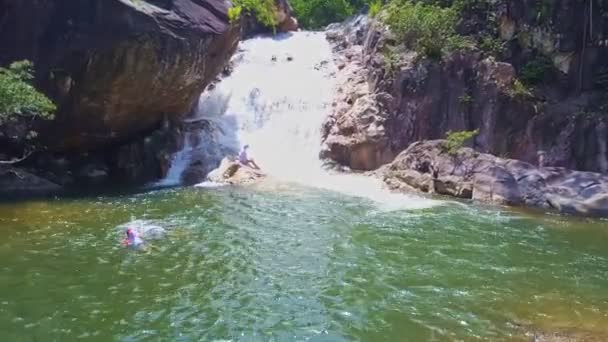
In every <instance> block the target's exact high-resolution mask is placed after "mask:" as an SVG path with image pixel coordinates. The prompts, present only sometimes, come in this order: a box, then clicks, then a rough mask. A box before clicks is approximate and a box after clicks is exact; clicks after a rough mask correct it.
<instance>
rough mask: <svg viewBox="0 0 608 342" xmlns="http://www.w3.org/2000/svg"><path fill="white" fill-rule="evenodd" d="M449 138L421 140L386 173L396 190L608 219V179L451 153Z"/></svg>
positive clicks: (486, 156) (465, 151) (463, 151)
mask: <svg viewBox="0 0 608 342" xmlns="http://www.w3.org/2000/svg"><path fill="white" fill-rule="evenodd" d="M442 144H443V140H431V141H425V142H417V143H414V144H412V145H411V146H410V147H409V148H407V149H406V150H405V151H403V152H402V153H401V154H399V156H397V157H396V158H395V160H394V161H393V162H392V163H391V164H389V165H388V166H387V167H385V168H383V169H382V171H381V175H382V178H383V179H384V181H385V182H386V183H387V184H388V185H389V187H391V188H392V189H395V190H418V191H422V192H427V193H437V194H442V195H448V196H452V197H458V198H465V199H473V200H476V201H479V202H484V203H493V204H499V205H510V206H519V205H525V206H530V207H537V208H543V209H553V210H557V211H559V212H562V213H568V214H575V215H582V216H599V217H606V216H608V176H606V175H602V174H600V173H592V172H581V171H572V170H568V169H564V168H557V167H537V166H535V165H532V164H529V163H526V162H522V161H519V160H513V159H503V158H498V157H495V156H493V155H490V154H484V153H479V152H476V151H474V150H472V149H470V148H461V149H460V150H459V151H458V153H455V154H450V153H448V152H446V151H445V149H444V148H443V145H442Z"/></svg>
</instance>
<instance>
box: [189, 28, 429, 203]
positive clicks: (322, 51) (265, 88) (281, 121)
mask: <svg viewBox="0 0 608 342" xmlns="http://www.w3.org/2000/svg"><path fill="white" fill-rule="evenodd" d="M234 61H235V68H234V71H233V73H232V74H231V75H230V76H229V77H227V78H225V79H224V80H222V81H221V82H220V83H219V84H218V85H217V86H216V88H215V89H213V90H211V91H209V92H207V93H205V94H204V95H203V96H202V97H201V102H200V105H199V111H200V112H201V115H202V116H205V117H207V118H214V120H215V121H216V123H217V125H218V126H219V127H220V128H221V132H222V133H221V137H220V139H219V141H220V142H221V143H222V144H223V145H224V146H226V147H228V148H229V149H230V150H232V152H233V153H236V152H238V150H239V149H240V148H241V146H243V145H245V144H249V145H250V146H251V151H252V156H253V157H254V158H255V160H256V162H257V163H258V164H259V165H260V166H261V167H262V169H263V170H264V171H265V172H266V173H268V174H269V175H270V176H271V177H272V179H276V180H279V181H285V182H296V183H300V184H305V185H309V186H313V187H319V188H324V189H329V190H334V191H339V192H342V193H345V194H348V195H352V196H359V197H366V198H370V199H372V200H374V201H377V202H379V203H383V204H384V205H387V206H389V208H393V207H395V208H421V207H428V206H430V205H432V204H433V203H436V202H435V201H430V200H426V199H423V198H420V197H418V196H406V195H402V194H394V193H391V192H389V191H387V190H385V189H383V188H382V184H381V182H380V181H379V180H377V179H373V178H370V177H365V176H361V175H354V174H351V175H344V174H330V173H328V172H327V171H325V170H324V169H323V167H322V162H321V161H320V160H319V152H320V149H321V126H322V124H323V122H324V120H325V118H326V116H327V115H328V114H329V112H330V111H331V108H330V105H331V101H332V98H333V90H334V87H335V86H336V83H335V77H334V76H333V73H334V72H335V71H336V67H335V65H334V63H333V60H332V52H331V48H330V45H329V43H328V42H327V41H326V39H325V35H324V33H322V32H315V33H313V32H297V33H292V34H282V35H278V36H276V37H274V38H273V37H257V38H253V39H250V40H246V41H244V42H242V43H241V46H240V50H239V52H238V53H237V55H236V56H235V57H234Z"/></svg>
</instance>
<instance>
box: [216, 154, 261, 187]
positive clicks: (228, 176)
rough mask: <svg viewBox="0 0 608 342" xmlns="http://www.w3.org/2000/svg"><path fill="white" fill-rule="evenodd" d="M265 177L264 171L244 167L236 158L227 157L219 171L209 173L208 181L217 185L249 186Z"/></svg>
mask: <svg viewBox="0 0 608 342" xmlns="http://www.w3.org/2000/svg"><path fill="white" fill-rule="evenodd" d="M264 177H266V175H265V174H264V173H263V172H262V171H260V170H256V169H253V168H250V167H248V166H244V165H242V164H241V163H239V162H238V161H237V160H235V159H234V158H231V157H226V158H224V159H223V160H222V162H221V163H220V166H219V167H218V168H217V169H215V170H213V171H211V172H210V173H209V175H208V176H207V179H208V180H209V181H211V182H215V183H227V184H232V185H247V184H251V183H255V182H257V181H259V180H261V179H263V178H264Z"/></svg>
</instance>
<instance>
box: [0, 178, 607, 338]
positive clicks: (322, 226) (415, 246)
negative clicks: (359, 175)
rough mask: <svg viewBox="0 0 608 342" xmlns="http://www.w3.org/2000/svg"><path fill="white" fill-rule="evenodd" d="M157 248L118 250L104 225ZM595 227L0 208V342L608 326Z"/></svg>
mask: <svg viewBox="0 0 608 342" xmlns="http://www.w3.org/2000/svg"><path fill="white" fill-rule="evenodd" d="M134 218H137V219H146V220H155V221H156V222H157V223H160V224H162V225H164V226H166V227H169V233H168V234H167V235H166V237H164V238H162V239H160V240H157V241H154V243H153V244H152V245H150V246H148V248H147V249H146V250H140V251H136V250H129V249H126V248H124V247H122V246H121V244H120V240H121V238H122V235H121V233H122V232H121V231H119V229H118V228H117V226H119V225H122V224H124V223H126V222H129V221H131V220H132V219H134ZM607 226H608V222H606V221H589V220H581V219H572V218H570V219H568V218H564V217H559V216H542V215H532V214H526V213H516V212H506V211H500V210H490V209H484V208H479V207H474V206H470V207H465V206H462V205H453V204H445V205H440V206H434V207H431V208H427V209H411V210H392V211H389V210H385V208H384V207H383V206H382V205H378V204H377V203H376V202H373V201H371V200H367V199H363V198H361V197H351V196H348V195H343V194H340V193H335V192H330V191H325V190H316V189H311V188H306V187H298V186H293V185H285V186H283V187H282V188H280V189H279V188H273V189H272V191H270V190H269V189H268V187H264V186H262V187H259V188H255V187H254V188H249V189H246V188H232V187H223V188H215V189H204V188H182V189H172V190H162V191H155V192H149V193H143V194H137V195H123V196H107V197H98V198H88V199H87V198H85V199H82V198H81V199H63V200H51V201H40V202H35V201H33V202H25V203H19V204H2V205H0V241H1V242H0V284H2V286H1V287H0V338H1V340H3V341H52V340H53V341H68V340H75V339H78V338H80V339H83V340H105V341H108V340H120V341H140V340H157V339H160V340H173V341H199V340H205V341H213V340H232V341H268V340H275V341H294V340H313V341H342V340H344V341H352V340H354V341H356V340H359V341H378V340H387V341H397V340H399V341H423V340H433V339H434V340H438V341H445V340H448V341H449V340H457V339H461V340H467V341H469V340H478V339H479V340H521V339H523V334H524V333H525V331H526V330H529V329H538V330H546V331H555V330H560V329H571V328H576V329H580V330H584V331H587V332H591V333H593V334H599V335H600V336H606V335H602V334H606V332H607V330H608V248H606V246H608V229H607V228H608V227H607Z"/></svg>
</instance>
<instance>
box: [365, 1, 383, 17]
mask: <svg viewBox="0 0 608 342" xmlns="http://www.w3.org/2000/svg"><path fill="white" fill-rule="evenodd" d="M381 10H382V1H381V0H374V1H372V2H371V3H370V4H369V12H368V13H369V16H370V17H372V18H375V17H376V16H377V15H378V13H380V11H381Z"/></svg>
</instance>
